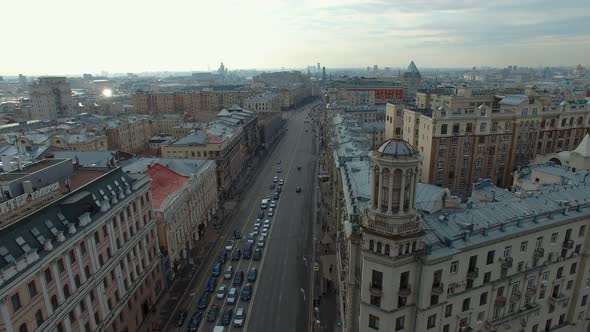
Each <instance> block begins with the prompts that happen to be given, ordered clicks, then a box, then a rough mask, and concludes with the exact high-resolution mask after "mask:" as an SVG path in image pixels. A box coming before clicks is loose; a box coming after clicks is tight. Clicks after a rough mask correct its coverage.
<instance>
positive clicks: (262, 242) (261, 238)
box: [257, 236, 266, 248]
mask: <svg viewBox="0 0 590 332" xmlns="http://www.w3.org/2000/svg"><path fill="white" fill-rule="evenodd" d="M265 242H266V240H265V238H264V236H261V237H260V238H259V239H258V244H257V246H258V247H259V248H264V245H265V244H266V243H265Z"/></svg>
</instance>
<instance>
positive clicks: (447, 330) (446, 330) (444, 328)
mask: <svg viewBox="0 0 590 332" xmlns="http://www.w3.org/2000/svg"><path fill="white" fill-rule="evenodd" d="M450 329H451V327H450V326H449V324H445V326H443V332H449V330H450Z"/></svg>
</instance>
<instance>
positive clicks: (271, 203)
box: [270, 201, 277, 209]
mask: <svg viewBox="0 0 590 332" xmlns="http://www.w3.org/2000/svg"><path fill="white" fill-rule="evenodd" d="M270 207H271V208H273V209H274V208H276V207H277V202H276V201H270Z"/></svg>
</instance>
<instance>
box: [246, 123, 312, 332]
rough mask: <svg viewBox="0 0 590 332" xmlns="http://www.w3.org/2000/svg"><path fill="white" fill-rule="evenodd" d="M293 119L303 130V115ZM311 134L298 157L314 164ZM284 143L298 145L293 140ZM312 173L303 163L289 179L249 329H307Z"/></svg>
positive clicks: (306, 162)
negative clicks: (306, 299) (306, 292)
mask: <svg viewBox="0 0 590 332" xmlns="http://www.w3.org/2000/svg"><path fill="white" fill-rule="evenodd" d="M298 115H300V114H298ZM293 122H295V123H294V126H293V127H292V128H294V129H295V128H298V129H300V128H301V125H303V117H297V118H295V119H293ZM295 131H296V130H295ZM311 137H312V136H311V135H305V138H304V139H302V140H301V141H300V142H299V143H301V144H299V146H298V147H297V148H296V149H295V154H296V159H297V160H298V161H299V162H301V163H302V164H303V165H309V164H312V165H313V160H312V158H313V155H312V153H311V148H310V147H311V143H312V140H311V139H310V138H311ZM290 138H292V137H290ZM285 143H286V144H289V143H291V144H295V142H293V141H292V140H290V139H289V140H287V141H286V142H285ZM290 153H292V152H290ZM313 176H314V172H313V168H310V167H305V166H304V167H303V168H302V170H301V171H296V172H295V173H293V175H291V174H289V176H288V178H287V181H286V184H285V190H286V192H285V193H284V194H283V197H282V198H281V199H282V200H283V201H282V203H281V207H280V209H279V210H278V213H277V217H276V219H277V221H276V223H275V227H276V228H275V229H274V230H273V235H272V237H271V239H270V243H269V244H268V247H269V248H268V249H269V251H268V252H267V253H266V255H267V257H266V261H265V265H264V267H263V269H262V273H261V279H260V281H259V282H260V288H259V289H258V294H257V296H256V300H255V302H254V304H253V309H252V310H253V311H252V313H251V315H253V318H252V320H251V321H250V325H249V326H248V330H249V331H302V330H306V328H307V310H306V305H305V303H306V302H304V301H303V296H304V295H303V294H302V293H301V289H302V288H304V289H305V288H306V285H307V282H308V278H307V273H306V272H305V271H306V268H305V264H304V261H303V257H305V256H306V255H307V256H309V248H308V246H306V245H305V243H306V238H307V242H309V238H310V232H309V231H308V230H309V228H310V227H309V224H306V223H305V221H306V220H309V217H310V213H309V212H310V211H311V204H312V203H311V198H310V196H311V194H310V193H311V190H313V188H312V186H313ZM298 185H299V186H301V187H302V188H303V190H302V192H301V193H299V194H297V193H295V190H294V189H295V187H297V186H298ZM285 203H287V204H285ZM305 212H307V213H305ZM267 263H268V264H267ZM308 264H309V262H308ZM268 318H272V319H270V320H269V319H268Z"/></svg>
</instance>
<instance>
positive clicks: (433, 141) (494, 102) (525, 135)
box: [386, 93, 590, 199]
mask: <svg viewBox="0 0 590 332" xmlns="http://www.w3.org/2000/svg"><path fill="white" fill-rule="evenodd" d="M418 95H419V98H418V99H419V100H420V98H421V97H420V95H421V94H420V93H418ZM429 98H431V99H430V100H431V101H430V102H421V101H419V106H418V107H422V106H427V108H429V107H428V105H430V106H431V107H433V108H429V109H422V108H406V109H404V111H403V116H402V117H401V118H400V117H399V116H397V113H396V117H390V115H389V113H388V119H386V138H389V137H387V135H388V134H391V133H392V132H394V131H395V132H396V133H397V132H399V131H398V129H397V128H400V127H401V128H402V129H401V131H402V137H403V138H404V139H405V140H407V141H408V142H411V143H412V145H413V146H415V147H416V148H417V149H418V150H419V152H420V154H421V155H422V156H423V160H422V162H421V170H420V173H421V174H420V179H421V181H422V182H425V183H432V184H435V185H438V186H442V187H447V188H450V189H451V192H453V193H454V194H456V195H458V196H460V197H462V198H464V199H466V198H467V197H469V195H470V192H471V188H472V184H473V183H474V182H475V181H476V180H477V179H478V178H489V179H491V180H492V181H493V182H494V183H495V184H496V185H498V186H500V187H509V186H510V185H511V183H512V176H511V174H512V172H513V171H515V170H516V169H517V168H518V167H523V166H526V165H527V164H528V163H529V162H530V161H531V160H533V159H534V158H535V156H536V155H537V154H548V153H556V152H560V151H566V150H572V149H573V148H574V147H575V146H577V145H578V144H579V143H580V142H581V140H582V138H583V137H584V135H585V134H586V133H587V132H588V129H589V128H590V122H589V121H590V116H589V115H588V110H590V104H589V103H588V101H586V100H567V101H557V102H556V101H547V99H546V98H545V97H540V98H536V97H535V96H527V95H506V96H498V97H494V96H479V95H477V96H475V97H474V98H473V99H471V98H470V97H464V96H437V97H433V96H431V97H429ZM439 105H440V106H439ZM389 119H393V121H389ZM400 120H401V121H400ZM393 137H396V136H395V135H394V136H393Z"/></svg>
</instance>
